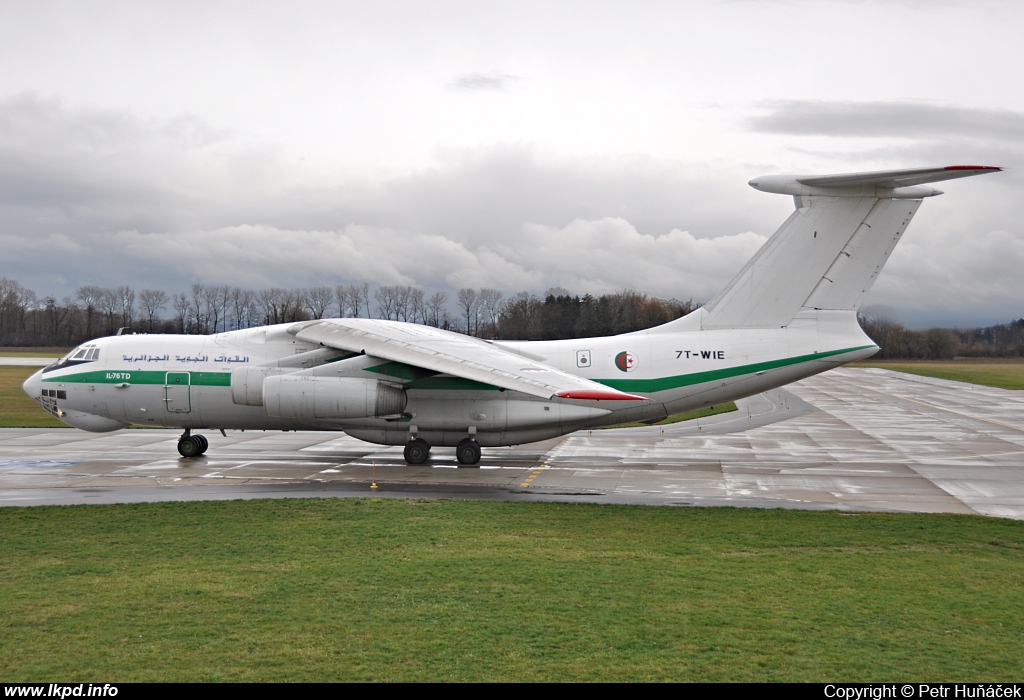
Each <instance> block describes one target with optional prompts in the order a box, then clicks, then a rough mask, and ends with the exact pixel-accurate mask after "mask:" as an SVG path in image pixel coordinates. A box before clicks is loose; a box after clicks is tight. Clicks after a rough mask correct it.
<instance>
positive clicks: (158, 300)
mask: <svg viewBox="0 0 1024 700" xmlns="http://www.w3.org/2000/svg"><path fill="white" fill-rule="evenodd" d="M139 303H140V304H142V313H144V314H145V315H146V330H147V331H149V332H152V331H153V326H154V325H156V317H157V315H159V313H160V309H162V308H164V306H166V305H167V293H166V292H164V291H162V290H159V289H143V290H142V291H141V292H139Z"/></svg>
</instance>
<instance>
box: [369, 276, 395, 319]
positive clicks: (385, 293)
mask: <svg viewBox="0 0 1024 700" xmlns="http://www.w3.org/2000/svg"><path fill="white" fill-rule="evenodd" d="M373 298H374V299H376V300H377V315H378V316H380V318H383V319H387V320H388V321H392V320H394V318H393V317H394V315H395V306H396V303H397V300H398V287H393V286H390V285H381V286H380V287H378V288H377V291H376V292H374V293H373Z"/></svg>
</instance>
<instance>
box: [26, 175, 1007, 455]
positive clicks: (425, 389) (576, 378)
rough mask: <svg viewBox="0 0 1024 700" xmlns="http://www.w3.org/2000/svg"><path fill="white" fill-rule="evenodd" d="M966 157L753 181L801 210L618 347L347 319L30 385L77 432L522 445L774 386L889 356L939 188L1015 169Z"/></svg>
mask: <svg viewBox="0 0 1024 700" xmlns="http://www.w3.org/2000/svg"><path fill="white" fill-rule="evenodd" d="M998 170H1000V168H995V167H988V166H973V165H953V166H949V167H945V168H921V169H914V170H892V171H884V172H869V173H854V174H846V175H825V176H804V175H796V176H782V175H774V176H769V177H760V178H757V179H755V180H751V182H750V185H751V186H752V187H754V188H755V189H758V190H761V191H764V192H775V193H778V194H788V195H792V196H793V199H794V201H795V204H796V211H794V212H793V213H792V215H790V217H789V218H788V219H787V220H786V222H785V223H783V224H782V227H781V228H779V230H778V231H776V233H775V234H774V235H773V236H772V237H771V238H770V239H769V240H768V242H767V243H765V245H764V247H762V248H761V250H760V251H758V253H757V254H756V255H755V256H754V258H753V259H752V260H751V261H750V262H748V263H747V265H746V267H744V268H743V269H742V270H740V272H739V274H737V275H736V277H735V278H734V279H733V280H732V282H730V283H729V285H728V286H727V287H726V288H725V290H724V291H722V293H721V294H719V295H718V296H716V297H715V298H714V299H712V300H711V302H709V303H708V304H707V305H706V306H704V307H703V308H700V309H698V310H697V311H694V312H693V313H691V314H689V315H687V316H684V317H683V318H680V319H677V320H675V321H672V322H671V323H667V324H665V325H663V326H658V327H657V328H652V329H649V330H645V331H639V332H635V333H627V334H625V335H618V336H613V337H607V338H581V339H577V340H556V341H543V342H504V341H501V342H498V341H494V342H488V341H485V340H479V339H477V338H471V337H468V336H464V335H460V334H458V333H451V332H448V331H443V330H439V329H437V328H429V327H425V326H419V325H415V324H410V323H398V322H394V321H381V320H371V319H361V318H356V319H352V318H344V319H342V318H335V319H323V320H315V321H301V322H296V323H286V324H282V325H276V326H266V327H263V328H252V329H249V330H239V331H232V332H229V333H218V334H216V335H210V336H180V335H123V336H115V337H111V338H101V339H99V340H94V341H90V342H88V343H86V344H84V345H82V346H80V347H78V348H75V349H74V350H73V351H72V352H71V353H70V354H69V355H68V356H67V357H65V358H63V359H62V360H60V361H59V362H57V363H56V364H53V365H51V366H49V367H47V368H45V369H43V370H41V371H39V372H37V373H36V374H34V375H32V377H30V378H29V379H28V380H27V381H26V382H25V384H24V389H25V391H26V392H27V393H28V395H29V396H31V397H32V398H33V399H35V400H36V401H38V402H39V403H40V404H41V405H42V406H43V408H45V409H46V410H47V411H49V412H50V413H52V414H53V415H55V416H57V418H59V419H60V420H62V421H64V422H65V423H67V424H69V425H72V426H75V427H77V428H82V429H83V430H92V431H97V432H103V431H109V430H117V429H119V428H124V427H126V426H128V425H130V424H133V423H134V424H140V425H159V426H172V427H179V428H183V429H184V434H183V435H182V436H181V438H180V439H179V441H178V452H180V453H181V455H182V456H183V457H197V456H199V455H202V454H203V453H204V452H205V451H206V449H207V446H208V445H207V440H206V438H205V437H204V436H203V435H201V434H192V431H193V430H195V429H198V428H214V429H218V428H219V429H222V430H223V429H227V428H240V429H268V430H269V429H274V430H336V431H344V432H346V433H348V434H349V435H352V436H354V437H357V438H360V439H362V440H368V441H370V442H376V443H380V444H383V445H403V444H404V445H405V459H406V460H407V461H408V462H409V463H411V464H420V463H422V462H425V461H426V460H427V458H428V456H429V452H430V448H431V446H448V447H455V448H456V457H457V459H458V461H459V462H460V463H461V464H466V465H472V464H476V463H477V462H479V460H480V448H481V446H483V447H493V446H499V445H515V444H522V443H528V442H534V441H537V440H544V439H547V438H551V437H555V436H557V435H564V434H565V433H569V432H572V431H574V430H580V429H582V428H590V427H595V426H602V425H612V424H616V423H624V422H627V421H650V422H654V421H657V420H659V419H661V418H665V417H666V416H669V415H672V414H675V413H682V412H685V411H690V410H693V409H696V408H700V407H703V406H708V405H713V404H717V403H721V402H723V401H729V400H732V399H738V398H742V397H744V396H749V395H751V394H756V393H759V392H762V391H765V390H767V389H771V388H773V387H778V386H781V385H783V384H786V383H788V382H792V381H795V380H797V379H801V378H803V377H808V376H810V375H813V374H817V373H818V372H823V371H825V370H827V369H830V368H832V367H837V366H839V365H842V364H844V363H847V362H851V361H853V360H860V359H863V358H865V357H868V356H870V355H873V354H874V353H875V352H876V351H877V350H878V347H877V346H876V345H875V344H874V343H873V342H872V341H871V339H870V338H868V337H867V336H866V335H865V334H864V332H863V331H862V330H861V328H860V326H859V325H858V324H857V309H858V308H859V307H860V305H861V303H862V301H863V299H864V295H865V294H866V293H867V292H868V290H869V289H870V288H871V285H872V283H874V281H875V278H876V277H878V273H879V272H880V271H881V269H882V266H883V265H884V264H885V262H886V260H888V258H889V254H890V253H892V250H893V248H894V247H895V246H896V243H898V242H899V239H900V236H901V235H903V232H904V231H905V230H906V228H907V224H909V223H910V220H911V218H913V216H914V213H915V212H916V211H917V208H918V207H919V206H920V205H921V200H922V198H924V197H931V196H933V195H937V194H941V192H940V191H939V190H936V189H933V188H932V187H928V186H926V185H925V184H924V183H928V182H937V181H940V180H951V179H954V178H960V177H967V176H970V175H979V174H982V173H990V172H994V171H998Z"/></svg>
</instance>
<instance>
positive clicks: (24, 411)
mask: <svg viewBox="0 0 1024 700" xmlns="http://www.w3.org/2000/svg"><path fill="white" fill-rule="evenodd" d="M37 371H39V368H38V367H5V366H2V365H0V428H66V427H67V426H66V425H64V424H63V423H61V422H60V421H59V420H57V419H56V418H54V417H53V416H51V415H50V414H49V413H47V412H46V411H44V410H43V409H42V408H41V407H40V406H39V404H37V403H36V402H35V401H33V400H32V399H30V398H29V397H28V396H27V395H26V394H25V392H24V391H22V390H21V385H22V383H23V382H24V381H25V380H26V379H28V378H29V377H30V376H32V374H34V373H35V372H37Z"/></svg>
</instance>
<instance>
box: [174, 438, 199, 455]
mask: <svg viewBox="0 0 1024 700" xmlns="http://www.w3.org/2000/svg"><path fill="white" fill-rule="evenodd" d="M178 454H180V455H181V456H182V457H185V458H186V459H189V458H192V457H198V456H199V455H201V454H203V444H202V443H201V442H200V441H199V440H197V439H196V436H195V435H192V436H189V437H186V438H182V439H181V440H178Z"/></svg>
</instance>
